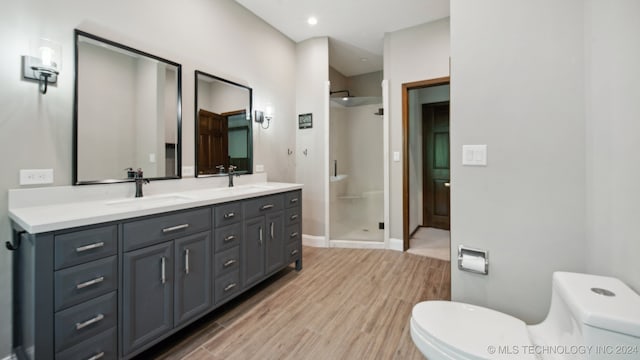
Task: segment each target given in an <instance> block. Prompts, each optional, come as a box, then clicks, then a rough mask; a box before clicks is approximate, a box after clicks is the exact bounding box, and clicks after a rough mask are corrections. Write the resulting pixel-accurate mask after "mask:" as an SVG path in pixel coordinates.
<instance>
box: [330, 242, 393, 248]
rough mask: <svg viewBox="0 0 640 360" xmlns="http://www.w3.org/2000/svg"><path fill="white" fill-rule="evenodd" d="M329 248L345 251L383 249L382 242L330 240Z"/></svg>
mask: <svg viewBox="0 0 640 360" xmlns="http://www.w3.org/2000/svg"><path fill="white" fill-rule="evenodd" d="M329 247H332V248H345V249H384V242H382V241H357V240H331V241H329Z"/></svg>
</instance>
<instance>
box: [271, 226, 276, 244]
mask: <svg viewBox="0 0 640 360" xmlns="http://www.w3.org/2000/svg"><path fill="white" fill-rule="evenodd" d="M274 237H275V236H274V234H273V223H271V240H272V241H273V238H274Z"/></svg>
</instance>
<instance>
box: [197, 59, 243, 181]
mask: <svg viewBox="0 0 640 360" xmlns="http://www.w3.org/2000/svg"><path fill="white" fill-rule="evenodd" d="M195 78H196V81H195V83H196V92H195V93H196V114H195V117H196V119H195V122H196V124H195V128H196V176H206V175H216V174H221V173H224V172H226V171H227V169H228V168H229V165H233V166H235V167H236V170H235V171H236V172H239V173H245V174H247V173H251V170H252V168H253V164H252V163H253V160H252V155H253V144H252V122H251V96H252V90H251V88H250V87H247V86H244V85H240V84H236V83H234V82H231V81H228V80H224V79H221V78H219V77H216V76H213V75H209V74H206V73H203V72H201V71H196V72H195ZM222 166H224V169H225V170H222V169H221V167H222Z"/></svg>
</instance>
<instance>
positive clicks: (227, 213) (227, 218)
mask: <svg viewBox="0 0 640 360" xmlns="http://www.w3.org/2000/svg"><path fill="white" fill-rule="evenodd" d="M213 218H214V219H213V223H214V224H215V225H214V226H215V227H220V226H225V225H227V224H233V223H236V222H239V221H240V220H242V203H241V202H239V201H236V202H232V203H228V204H223V205H218V206H216V207H215V208H214V209H213Z"/></svg>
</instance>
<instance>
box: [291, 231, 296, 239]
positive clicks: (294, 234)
mask: <svg viewBox="0 0 640 360" xmlns="http://www.w3.org/2000/svg"><path fill="white" fill-rule="evenodd" d="M289 237H290V238H294V237H298V232H297V231H296V232H292V233H291V234H289Z"/></svg>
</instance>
